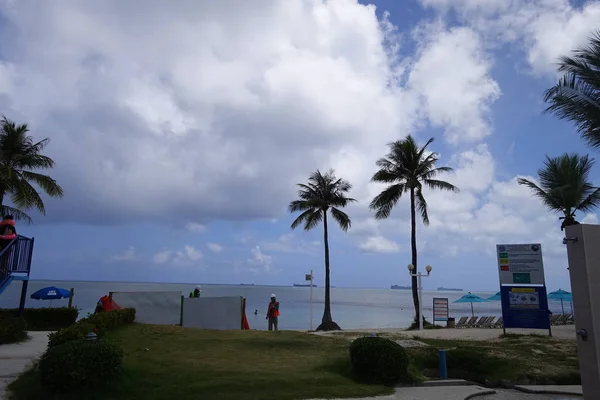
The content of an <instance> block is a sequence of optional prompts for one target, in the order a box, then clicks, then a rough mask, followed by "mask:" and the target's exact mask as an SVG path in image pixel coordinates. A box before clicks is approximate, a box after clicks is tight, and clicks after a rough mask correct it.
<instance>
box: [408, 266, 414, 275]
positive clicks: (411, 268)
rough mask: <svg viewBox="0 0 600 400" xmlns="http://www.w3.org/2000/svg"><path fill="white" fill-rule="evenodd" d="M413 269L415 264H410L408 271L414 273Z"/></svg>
mask: <svg viewBox="0 0 600 400" xmlns="http://www.w3.org/2000/svg"><path fill="white" fill-rule="evenodd" d="M413 269H415V266H414V265H412V264H408V272H410V273H412V272H413Z"/></svg>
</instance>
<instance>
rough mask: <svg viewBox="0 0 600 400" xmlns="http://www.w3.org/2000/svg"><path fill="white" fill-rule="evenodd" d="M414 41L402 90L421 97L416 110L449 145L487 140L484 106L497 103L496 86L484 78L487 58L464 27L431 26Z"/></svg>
mask: <svg viewBox="0 0 600 400" xmlns="http://www.w3.org/2000/svg"><path fill="white" fill-rule="evenodd" d="M422 30H425V31H426V32H427V33H426V34H422V33H421V31H422ZM417 37H420V40H419V52H418V56H419V58H418V60H417V61H416V62H415V64H414V65H413V67H412V70H411V72H410V74H409V78H408V85H409V87H410V88H411V89H412V90H414V91H416V92H417V94H418V95H419V97H420V98H421V103H422V107H421V108H420V110H421V111H422V112H424V113H426V115H427V117H428V118H429V121H430V122H431V124H433V125H434V126H438V127H442V128H444V129H445V133H446V136H447V139H448V140H449V141H450V142H453V143H457V142H460V141H467V142H468V141H471V142H472V141H479V140H481V139H483V138H484V137H486V136H487V135H489V134H490V133H491V125H490V122H489V114H490V104H491V103H493V102H494V101H495V100H497V99H498V98H499V96H500V87H499V86H498V84H497V83H496V82H495V81H494V80H493V79H492V78H491V76H490V69H491V65H492V62H491V57H490V56H489V55H488V54H486V53H485V52H484V51H483V46H482V42H481V39H480V37H479V35H478V34H477V33H476V32H475V31H473V30H472V29H470V28H464V27H460V28H452V29H450V30H448V31H446V30H445V27H443V26H438V25H435V24H433V25H426V26H424V27H421V29H418V30H417ZM440 66H443V68H440Z"/></svg>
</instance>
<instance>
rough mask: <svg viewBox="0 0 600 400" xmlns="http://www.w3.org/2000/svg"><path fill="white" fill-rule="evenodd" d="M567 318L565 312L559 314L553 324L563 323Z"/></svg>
mask: <svg viewBox="0 0 600 400" xmlns="http://www.w3.org/2000/svg"><path fill="white" fill-rule="evenodd" d="M567 318H569V316H568V315H567V314H561V315H559V316H558V318H557V319H556V321H554V325H564V324H565V321H566V320H567Z"/></svg>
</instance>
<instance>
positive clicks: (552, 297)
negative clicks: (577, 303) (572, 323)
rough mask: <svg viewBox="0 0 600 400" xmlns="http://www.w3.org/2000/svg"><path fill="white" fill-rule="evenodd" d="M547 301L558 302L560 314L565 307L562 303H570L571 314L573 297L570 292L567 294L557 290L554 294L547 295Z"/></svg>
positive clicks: (563, 311) (564, 291)
mask: <svg viewBox="0 0 600 400" xmlns="http://www.w3.org/2000/svg"><path fill="white" fill-rule="evenodd" d="M548 299H550V300H556V301H558V300H560V306H561V308H562V313H563V314H564V313H565V305H564V303H563V301H569V302H571V314H573V295H572V294H571V292H567V291H566V290H562V289H558V290H556V291H554V292H550V293H548Z"/></svg>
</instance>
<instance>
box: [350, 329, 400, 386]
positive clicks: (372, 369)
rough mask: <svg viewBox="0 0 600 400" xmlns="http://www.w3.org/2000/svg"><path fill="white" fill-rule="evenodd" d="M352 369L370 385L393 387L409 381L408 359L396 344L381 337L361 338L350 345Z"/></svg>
mask: <svg viewBox="0 0 600 400" xmlns="http://www.w3.org/2000/svg"><path fill="white" fill-rule="evenodd" d="M350 360H351V362H352V369H353V370H354V372H355V373H356V374H357V375H358V376H359V377H360V378H361V379H363V380H365V381H366V382H370V383H382V384H384V385H390V386H391V385H395V384H397V383H399V382H409V381H410V380H411V378H410V374H409V373H408V364H409V358H408V355H407V354H406V351H404V348H403V347H402V346H400V345H399V344H398V343H396V342H394V341H391V340H389V339H385V338H381V337H368V336H366V337H361V338H358V339H356V340H354V341H353V342H352V344H350Z"/></svg>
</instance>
